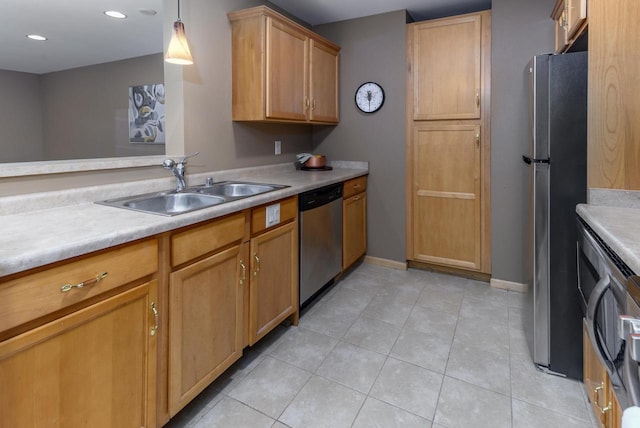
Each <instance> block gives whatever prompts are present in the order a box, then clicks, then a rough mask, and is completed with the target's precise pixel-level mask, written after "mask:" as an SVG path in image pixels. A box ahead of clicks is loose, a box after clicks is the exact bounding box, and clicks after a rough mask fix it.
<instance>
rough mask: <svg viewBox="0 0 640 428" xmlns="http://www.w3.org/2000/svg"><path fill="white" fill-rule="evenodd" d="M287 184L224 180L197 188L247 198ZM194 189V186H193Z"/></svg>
mask: <svg viewBox="0 0 640 428" xmlns="http://www.w3.org/2000/svg"><path fill="white" fill-rule="evenodd" d="M284 187H286V186H280V185H276V184H260V183H243V182H237V181H222V182H220V183H214V184H212V185H210V186H201V187H198V188H195V189H196V191H197V192H198V193H203V194H207V195H216V196H226V197H228V198H246V197H247V196H253V195H259V194H261V193H266V192H271V191H272V190H277V189H282V188H284ZM192 189H194V188H192Z"/></svg>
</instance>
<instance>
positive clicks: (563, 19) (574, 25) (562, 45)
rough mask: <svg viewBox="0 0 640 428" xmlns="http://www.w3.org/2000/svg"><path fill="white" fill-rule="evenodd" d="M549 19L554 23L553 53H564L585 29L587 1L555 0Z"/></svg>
mask: <svg viewBox="0 0 640 428" xmlns="http://www.w3.org/2000/svg"><path fill="white" fill-rule="evenodd" d="M551 19H553V20H554V21H555V32H556V49H555V52H556V53H561V52H565V51H567V50H568V49H569V48H570V47H571V45H572V44H573V43H574V42H575V41H576V39H577V38H578V37H580V36H581V35H582V33H583V32H584V30H585V29H586V27H587V0H557V1H556V4H555V5H554V7H553V10H552V11H551Z"/></svg>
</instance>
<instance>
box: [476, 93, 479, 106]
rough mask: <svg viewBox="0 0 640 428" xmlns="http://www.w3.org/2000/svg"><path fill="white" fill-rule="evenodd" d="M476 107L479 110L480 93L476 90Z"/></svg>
mask: <svg viewBox="0 0 640 428" xmlns="http://www.w3.org/2000/svg"><path fill="white" fill-rule="evenodd" d="M476 107H478V108H480V91H479V90H476Z"/></svg>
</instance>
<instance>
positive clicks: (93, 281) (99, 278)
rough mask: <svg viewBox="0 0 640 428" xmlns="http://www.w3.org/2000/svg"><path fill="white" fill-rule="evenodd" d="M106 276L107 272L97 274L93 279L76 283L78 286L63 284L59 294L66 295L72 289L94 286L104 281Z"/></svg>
mask: <svg viewBox="0 0 640 428" xmlns="http://www.w3.org/2000/svg"><path fill="white" fill-rule="evenodd" d="M107 275H109V273H108V272H102V273H99V274H98V275H97V276H96V277H95V278H91V279H87V280H86V281H82V282H81V283H78V284H65V285H63V286H62V287H60V292H62V293H66V292H67V291H71V289H73V288H82V287H84V286H86V285H93V284H96V283H98V282H100V281H102V280H103V279H105V278H106V277H107Z"/></svg>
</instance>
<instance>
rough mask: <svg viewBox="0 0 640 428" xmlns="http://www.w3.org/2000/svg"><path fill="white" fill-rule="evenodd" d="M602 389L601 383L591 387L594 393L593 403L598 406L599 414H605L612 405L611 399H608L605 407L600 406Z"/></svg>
mask: <svg viewBox="0 0 640 428" xmlns="http://www.w3.org/2000/svg"><path fill="white" fill-rule="evenodd" d="M603 389H604V385H603V384H602V383H601V384H600V385H598V386H596V387H595V388H594V389H593V393H594V394H595V397H594V398H595V399H594V401H595V405H596V407H597V408H598V410H600V413H601V414H603V415H604V414H605V413H607V412H608V411H610V410H612V409H613V406H612V405H611V401H609V404H608V405H607V406H606V407H600V391H601V390H603Z"/></svg>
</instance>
